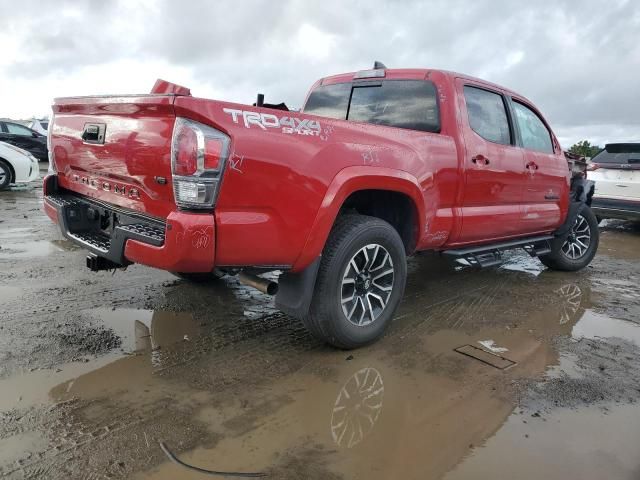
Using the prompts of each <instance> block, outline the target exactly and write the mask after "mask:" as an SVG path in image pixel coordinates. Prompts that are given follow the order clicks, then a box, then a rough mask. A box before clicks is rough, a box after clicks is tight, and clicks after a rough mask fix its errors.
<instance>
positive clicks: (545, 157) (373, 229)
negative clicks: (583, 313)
mask: <svg viewBox="0 0 640 480" xmlns="http://www.w3.org/2000/svg"><path fill="white" fill-rule="evenodd" d="M49 147H50V148H49V151H50V163H51V167H52V170H53V171H52V173H51V174H50V175H49V176H47V177H46V179H45V181H44V210H45V211H46V213H47V214H48V215H49V216H50V217H51V219H52V220H53V221H55V222H57V223H58V224H59V226H60V228H61V230H62V232H63V234H64V235H65V236H66V237H67V238H68V239H70V240H71V241H73V242H76V243H78V244H80V245H82V246H84V247H85V248H86V249H87V250H89V252H90V254H89V256H88V257H87V265H88V266H89V267H90V268H91V269H93V270H103V269H112V268H117V267H121V266H126V265H129V264H131V263H140V264H144V265H149V266H152V267H156V268H160V269H164V270H169V271H171V272H175V273H178V274H181V275H184V276H189V275H191V276H195V275H213V274H214V273H216V272H225V273H228V274H239V275H240V277H241V279H242V280H243V281H245V282H247V283H249V284H252V285H254V286H257V287H259V288H261V289H262V290H263V291H268V292H269V293H272V294H276V305H277V306H278V308H280V309H281V310H282V311H284V312H287V313H289V314H291V315H293V316H295V317H297V318H300V319H302V321H303V322H304V323H305V325H306V326H307V328H308V329H309V330H310V331H311V332H312V333H313V334H314V335H316V336H317V337H319V338H321V339H323V340H325V341H327V342H329V343H331V344H332V345H334V346H337V347H340V348H354V347H358V346H360V345H364V344H366V343H368V342H371V341H374V340H375V339H377V338H379V337H380V336H381V335H382V334H383V332H384V330H385V328H386V327H387V326H388V325H389V323H390V322H391V319H392V317H393V315H394V312H395V310H396V308H397V306H398V304H399V302H400V300H401V298H402V295H403V290H404V287H405V281H406V275H407V268H406V257H407V255H411V254H413V253H415V252H419V251H425V250H432V251H439V252H442V253H443V254H445V255H448V256H451V257H452V258H453V259H458V260H459V261H461V262H462V263H466V264H470V265H475V266H480V267H484V266H489V265H496V264H497V263H499V262H500V259H501V252H503V251H504V250H507V249H513V248H524V249H525V250H526V251H527V252H528V253H529V254H531V255H532V256H538V257H539V258H540V260H541V261H542V262H543V263H544V264H545V265H547V266H548V267H549V268H553V269H558V270H578V269H580V268H583V267H585V266H586V265H587V264H588V263H589V262H590V261H591V259H592V258H593V256H594V255H595V253H596V249H597V246H598V228H597V222H596V220H595V217H594V215H593V213H592V212H591V210H590V207H589V205H590V203H591V197H592V195H593V187H594V185H593V182H590V181H588V180H587V179H586V174H585V172H584V170H582V169H579V168H575V167H574V168H572V165H573V164H572V163H571V162H568V161H567V159H566V158H565V155H564V153H563V151H562V150H561V148H560V144H559V143H558V140H557V138H556V137H555V135H554V134H553V132H552V131H551V129H550V128H549V126H548V124H547V122H546V121H545V120H544V118H543V117H542V115H541V114H540V112H539V111H538V110H537V109H536V107H535V106H534V105H533V104H532V103H531V102H530V101H528V100H527V99H526V98H525V97H523V96H521V95H519V94H517V93H515V92H512V91H510V90H507V89H505V88H503V87H500V86H497V85H494V84H491V83H488V82H485V81H482V80H479V79H477V78H472V77H469V76H465V75H460V74H456V73H451V72H446V71H439V70H428V69H387V68H386V67H384V65H375V66H374V69H372V70H365V71H359V72H355V73H347V74H341V75H336V76H331V77H327V78H323V79H321V80H319V81H318V82H316V83H315V84H314V85H313V87H312V88H311V90H310V92H309V94H308V96H307V98H306V101H305V104H304V107H303V108H302V110H301V111H300V112H297V111H288V110H287V109H286V107H285V106H284V105H282V104H281V105H265V104H263V102H262V101H261V100H260V97H259V101H258V102H256V105H254V106H249V105H239V104H234V103H227V102H221V101H215V100H207V99H202V98H195V97H193V96H191V94H190V91H189V90H188V89H187V88H184V87H180V86H178V85H175V84H172V83H168V82H164V81H160V80H159V81H158V82H157V83H156V86H155V87H154V89H153V91H152V93H151V94H150V95H130V96H95V97H75V98H59V99H56V100H55V104H54V105H53V119H52V122H51V127H50V128H49ZM268 271H279V272H280V275H279V277H278V282H277V284H276V283H275V282H269V281H267V280H265V279H264V278H263V277H258V276H257V275H258V274H260V273H263V272H268ZM276 291H277V293H276Z"/></svg>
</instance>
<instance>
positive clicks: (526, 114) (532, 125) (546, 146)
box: [513, 101, 553, 153]
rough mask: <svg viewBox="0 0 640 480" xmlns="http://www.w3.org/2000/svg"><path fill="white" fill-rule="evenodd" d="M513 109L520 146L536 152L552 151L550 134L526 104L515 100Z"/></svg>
mask: <svg viewBox="0 0 640 480" xmlns="http://www.w3.org/2000/svg"><path fill="white" fill-rule="evenodd" d="M513 110H514V112H515V117H516V122H518V129H519V130H520V138H521V139H522V146H523V147H524V148H528V149H529V150H535V151H537V152H543V153H553V142H552V141H551V134H550V133H549V130H548V129H547V127H546V126H545V124H544V123H543V121H542V120H541V119H540V117H539V116H538V115H537V114H536V113H535V112H534V111H533V110H531V109H530V108H529V107H527V106H526V105H523V104H522V103H518V102H515V101H514V102H513Z"/></svg>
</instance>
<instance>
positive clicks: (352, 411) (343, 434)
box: [331, 367, 384, 448]
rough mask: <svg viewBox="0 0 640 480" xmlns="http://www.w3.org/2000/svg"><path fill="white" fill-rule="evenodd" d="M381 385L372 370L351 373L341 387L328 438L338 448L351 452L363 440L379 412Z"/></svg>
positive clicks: (366, 369) (334, 407)
mask: <svg viewBox="0 0 640 480" xmlns="http://www.w3.org/2000/svg"><path fill="white" fill-rule="evenodd" d="M383 399H384V383H383V382H382V375H381V374H380V372H379V371H378V370H376V369H375V368H373V367H366V368H363V369H361V370H358V371H357V372H356V373H354V374H353V375H352V376H351V378H349V380H347V382H346V383H345V384H344V385H343V386H342V388H341V389H340V392H339V393H338V397H337V398H336V403H335V404H334V405H333V410H332V411H331V436H332V437H333V441H334V442H335V443H336V445H338V446H339V447H346V448H351V447H353V446H355V445H357V444H358V443H360V442H361V441H362V440H363V439H364V437H366V436H367V435H368V434H369V433H370V432H371V430H372V429H373V427H374V426H375V424H376V421H377V420H378V417H379V416H380V413H381V412H382V401H383Z"/></svg>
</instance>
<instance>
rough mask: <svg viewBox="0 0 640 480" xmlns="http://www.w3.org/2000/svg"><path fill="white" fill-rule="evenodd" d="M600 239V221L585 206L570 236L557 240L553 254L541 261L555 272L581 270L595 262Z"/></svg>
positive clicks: (553, 247) (542, 258)
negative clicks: (592, 261)
mask: <svg viewBox="0 0 640 480" xmlns="http://www.w3.org/2000/svg"><path fill="white" fill-rule="evenodd" d="M599 239H600V232H599V230H598V220H597V219H596V216H595V215H594V213H593V212H592V211H591V209H590V208H589V207H587V206H585V207H584V208H583V209H582V211H581V212H580V213H579V214H578V216H577V217H576V219H575V221H574V222H573V225H572V227H571V230H569V234H568V235H567V236H566V237H564V238H557V239H555V240H554V241H553V242H552V245H551V253H549V254H547V255H542V256H541V257H540V261H541V262H542V263H543V264H544V265H546V266H547V267H549V268H551V269H553V270H562V271H567V272H573V271H576V270H581V269H583V268H584V267H586V266H587V265H589V263H591V260H593V257H594V256H595V254H596V251H597V250H598V242H599Z"/></svg>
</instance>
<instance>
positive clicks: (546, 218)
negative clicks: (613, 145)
mask: <svg viewBox="0 0 640 480" xmlns="http://www.w3.org/2000/svg"><path fill="white" fill-rule="evenodd" d="M510 104H511V107H512V111H513V117H514V120H515V126H516V132H517V136H518V144H519V145H520V146H522V148H523V153H524V157H525V165H524V167H525V168H524V173H525V175H524V192H523V202H522V218H521V222H520V225H521V229H522V232H523V233H538V232H547V231H550V230H553V229H555V228H556V227H558V226H559V225H560V224H561V223H562V220H563V212H564V211H566V208H567V205H568V201H569V167H568V164H567V160H566V158H565V156H564V153H563V152H562V149H561V148H560V146H559V144H558V142H557V141H556V139H555V137H554V136H553V134H552V133H551V131H550V129H549V127H548V126H547V125H546V123H545V122H544V120H543V119H542V117H541V116H540V114H539V113H538V112H537V111H536V110H535V109H534V108H533V107H532V106H531V105H529V104H527V103H525V102H524V101H523V100H521V99H517V98H511V102H510Z"/></svg>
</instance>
